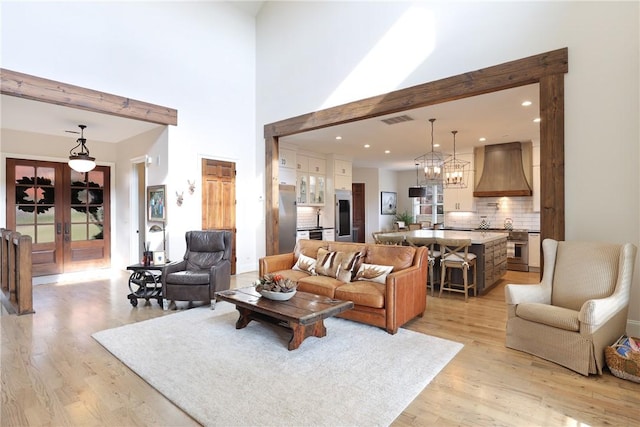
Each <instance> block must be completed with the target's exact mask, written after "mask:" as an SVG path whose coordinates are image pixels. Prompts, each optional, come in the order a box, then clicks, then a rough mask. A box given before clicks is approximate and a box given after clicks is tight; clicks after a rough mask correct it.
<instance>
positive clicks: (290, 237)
mask: <svg viewBox="0 0 640 427" xmlns="http://www.w3.org/2000/svg"><path fill="white" fill-rule="evenodd" d="M279 190H280V197H279V200H280V210H279V212H280V213H279V218H280V220H279V232H278V241H279V243H280V245H279V248H278V253H281V254H284V253H288V252H293V248H294V247H295V245H296V227H297V220H298V213H297V207H296V186H295V185H280V187H279Z"/></svg>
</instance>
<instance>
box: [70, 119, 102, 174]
mask: <svg viewBox="0 0 640 427" xmlns="http://www.w3.org/2000/svg"><path fill="white" fill-rule="evenodd" d="M78 127H79V128H80V138H78V140H77V141H76V142H77V143H78V145H76V146H75V147H73V148H72V149H71V150H70V151H69V166H70V167H71V169H73V170H74V171H76V172H89V171H90V170H93V168H95V167H96V159H95V157H91V156H90V155H89V149H88V148H87V146H86V143H87V140H86V139H85V137H84V129H85V128H86V127H87V126H86V125H78ZM78 147H80V151H79V152H74V150H75V149H77V148H78Z"/></svg>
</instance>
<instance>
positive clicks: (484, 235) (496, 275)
mask: <svg viewBox="0 0 640 427" xmlns="http://www.w3.org/2000/svg"><path fill="white" fill-rule="evenodd" d="M379 236H380V237H384V236H404V237H405V238H406V237H439V238H443V239H471V247H470V248H469V252H472V253H474V254H476V256H477V257H478V258H477V260H476V268H477V269H478V271H477V272H476V280H477V283H476V289H477V290H478V295H483V294H485V293H486V292H487V291H488V290H489V289H491V288H492V287H493V286H495V285H496V284H497V283H498V281H499V280H500V279H501V278H502V276H504V275H505V273H506V272H507V236H508V233H501V232H484V231H459V230H412V231H393V232H388V233H382V234H380V235H379ZM436 268H437V269H438V271H439V270H440V269H439V268H438V266H437V265H436ZM454 273H456V272H454ZM458 274H459V273H458ZM454 279H455V280H459V278H455V274H454ZM460 279H461V278H460ZM438 281H439V280H438Z"/></svg>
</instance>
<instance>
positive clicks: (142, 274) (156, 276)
mask: <svg viewBox="0 0 640 427" xmlns="http://www.w3.org/2000/svg"><path fill="white" fill-rule="evenodd" d="M127 270H131V271H132V273H131V276H129V290H130V291H131V293H130V294H129V295H127V298H129V302H130V303H131V305H132V306H134V307H136V306H137V305H138V299H140V298H144V299H145V300H146V301H147V302H149V300H150V299H153V298H155V299H157V301H158V304H159V305H160V307H162V272H163V270H164V264H163V265H144V264H133V265H130V266H128V267H127Z"/></svg>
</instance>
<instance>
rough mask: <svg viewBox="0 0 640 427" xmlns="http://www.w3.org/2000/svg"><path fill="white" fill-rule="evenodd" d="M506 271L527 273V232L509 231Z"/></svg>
mask: <svg viewBox="0 0 640 427" xmlns="http://www.w3.org/2000/svg"><path fill="white" fill-rule="evenodd" d="M507 270H516V271H529V232H528V231H527V230H509V236H508V237H507Z"/></svg>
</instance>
